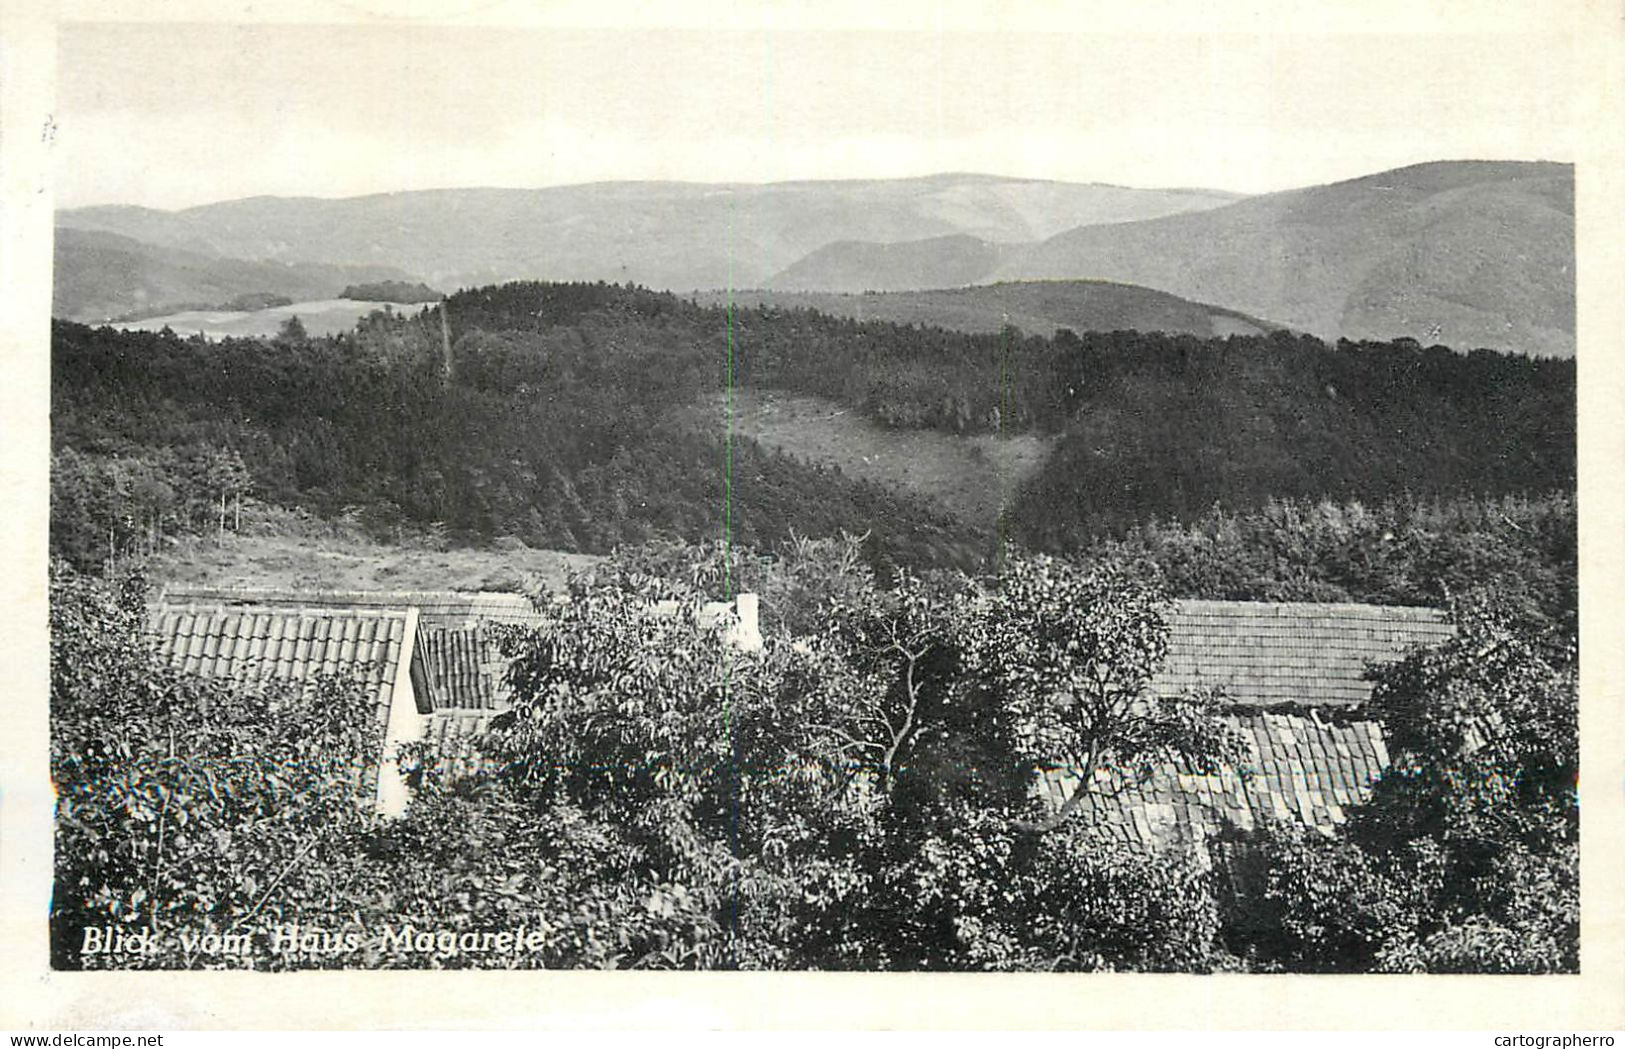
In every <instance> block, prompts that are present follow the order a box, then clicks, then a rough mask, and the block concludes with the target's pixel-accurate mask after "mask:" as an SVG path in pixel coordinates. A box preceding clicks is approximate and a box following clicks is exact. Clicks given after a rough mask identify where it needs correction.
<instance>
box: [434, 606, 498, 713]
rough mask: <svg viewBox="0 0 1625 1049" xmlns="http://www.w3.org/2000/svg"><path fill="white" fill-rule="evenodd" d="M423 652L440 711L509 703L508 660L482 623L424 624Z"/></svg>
mask: <svg viewBox="0 0 1625 1049" xmlns="http://www.w3.org/2000/svg"><path fill="white" fill-rule="evenodd" d="M418 645H419V651H420V652H421V653H422V656H423V669H424V672H425V673H426V674H427V675H428V678H429V681H430V685H431V689H432V691H433V692H434V703H435V709H436V710H446V709H456V710H499V709H502V708H505V707H506V706H507V705H508V690H507V688H506V686H505V684H504V682H503V677H504V675H505V674H506V672H507V667H508V661H507V659H505V658H503V656H502V653H501V652H499V651H498V650H497V645H496V641H495V640H494V639H493V638H492V636H491V632H490V631H488V630H486V629H484V628H483V627H479V626H471V627H436V626H431V627H420V628H419V631H418Z"/></svg>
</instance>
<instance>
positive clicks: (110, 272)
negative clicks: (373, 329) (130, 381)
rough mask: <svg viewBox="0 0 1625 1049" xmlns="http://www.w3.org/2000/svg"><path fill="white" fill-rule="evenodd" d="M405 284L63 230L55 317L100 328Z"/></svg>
mask: <svg viewBox="0 0 1625 1049" xmlns="http://www.w3.org/2000/svg"><path fill="white" fill-rule="evenodd" d="M405 277H406V274H404V273H402V272H401V271H400V270H397V269H393V268H391V267H387V266H337V265H322V264H311V263H299V264H290V263H284V262H249V261H246V260H244V259H240V258H221V257H218V256H214V255H208V254H204V253H201V252H195V251H188V250H184V249H180V248H175V247H162V246H158V245H154V244H149V243H143V242H141V241H139V240H134V239H131V238H130V237H125V236H119V235H117V234H114V233H106V232H97V231H93V230H81V229H71V228H62V227H58V228H57V231H56V258H55V269H54V301H53V303H52V307H51V312H52V314H53V315H55V316H57V317H62V318H65V319H68V320H78V321H90V322H96V321H104V320H108V319H110V318H112V317H119V316H124V315H126V314H130V313H134V312H137V311H151V310H160V309H164V308H169V309H174V310H179V309H182V308H197V307H207V306H213V305H217V304H220V303H225V302H229V301H230V300H232V299H234V298H236V297H238V296H239V295H244V294H248V293H254V292H268V293H271V294H275V295H284V296H287V297H288V298H291V299H327V298H332V297H334V296H336V295H338V293H339V291H340V289H342V288H343V287H344V286H345V285H346V284H352V283H356V282H359V281H378V280H393V279H399V278H405Z"/></svg>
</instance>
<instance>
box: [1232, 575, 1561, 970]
mask: <svg viewBox="0 0 1625 1049" xmlns="http://www.w3.org/2000/svg"><path fill="white" fill-rule="evenodd" d="M1514 622H1515V620H1514V619H1513V618H1511V617H1509V616H1507V615H1505V614H1503V613H1501V612H1499V611H1496V610H1494V609H1492V608H1490V607H1487V606H1462V607H1459V608H1458V610H1457V632H1456V635H1455V636H1454V637H1452V638H1451V639H1449V640H1447V641H1445V642H1443V643H1441V644H1439V645H1435V646H1433V647H1432V648H1428V649H1424V650H1421V651H1418V652H1415V653H1412V654H1411V655H1409V656H1407V657H1406V658H1404V659H1402V660H1400V661H1399V662H1397V663H1395V664H1393V665H1391V666H1389V667H1386V668H1384V669H1382V670H1380V671H1379V672H1377V674H1376V687H1375V689H1374V691H1373V695H1372V700H1371V711H1372V713H1373V714H1374V715H1375V716H1376V717H1377V718H1378V719H1379V720H1381V721H1382V724H1383V728H1384V732H1385V734H1386V736H1387V739H1388V747H1389V750H1390V752H1391V753H1392V755H1393V761H1392V764H1391V766H1390V767H1389V768H1388V770H1387V771H1386V772H1385V773H1384V774H1383V776H1382V777H1381V778H1380V779H1379V780H1378V781H1377V783H1376V784H1375V786H1374V787H1373V790H1372V794H1371V797H1370V799H1369V800H1368V801H1367V802H1366V803H1365V804H1364V805H1362V806H1361V807H1359V808H1358V809H1357V810H1355V811H1354V812H1353V813H1352V814H1351V818H1350V822H1349V824H1348V826H1347V828H1346V830H1345V832H1344V833H1343V834H1342V835H1340V836H1339V837H1338V838H1336V839H1333V840H1316V839H1315V838H1314V837H1312V836H1306V835H1296V836H1288V835H1284V834H1280V833H1277V834H1275V835H1273V836H1272V837H1271V838H1270V839H1268V840H1267V841H1266V856H1267V860H1266V862H1267V866H1268V867H1269V868H1270V874H1269V887H1268V890H1267V892H1266V905H1267V907H1268V908H1270V909H1271V910H1272V918H1271V920H1270V921H1268V922H1266V923H1265V926H1266V928H1265V931H1264V932H1263V933H1262V934H1261V935H1260V936H1258V937H1257V941H1256V945H1255V949H1256V950H1257V952H1258V953H1259V954H1260V955H1261V956H1262V957H1264V958H1265V959H1268V960H1270V961H1271V963H1273V964H1277V965H1279V966H1281V967H1283V968H1286V969H1289V970H1295V971H1302V970H1310V971H1347V972H1353V971H1369V970H1373V969H1376V970H1384V971H1429V972H1498V973H1542V972H1573V971H1576V970H1577V968H1578V965H1579V905H1580V897H1579V811H1578V803H1577V799H1578V792H1577V786H1578V770H1579V765H1578V755H1579V749H1578V732H1577V710H1578V705H1577V702H1576V698H1577V697H1576V684H1577V669H1578V668H1577V659H1576V653H1575V651H1574V649H1573V648H1572V645H1571V646H1570V647H1569V648H1567V649H1566V650H1565V649H1554V648H1553V646H1552V645H1551V643H1550V639H1549V637H1547V636H1545V635H1543V634H1541V633H1535V632H1532V631H1530V630H1529V629H1528V628H1520V627H1518V626H1515V625H1514Z"/></svg>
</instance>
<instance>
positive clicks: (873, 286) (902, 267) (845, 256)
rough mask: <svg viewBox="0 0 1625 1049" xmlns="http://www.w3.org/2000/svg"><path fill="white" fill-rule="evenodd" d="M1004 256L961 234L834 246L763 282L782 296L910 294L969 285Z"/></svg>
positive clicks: (992, 245)
mask: <svg viewBox="0 0 1625 1049" xmlns="http://www.w3.org/2000/svg"><path fill="white" fill-rule="evenodd" d="M1006 250H1007V246H1006V245H1002V244H995V243H993V242H992V241H986V240H982V239H980V238H978V237H972V236H969V235H967V234H963V233H956V234H953V235H951V236H947V237H930V238H927V239H925V240H907V241H902V242H900V243H896V244H883V243H878V242H876V241H872V240H838V241H835V242H833V243H831V244H825V245H824V246H823V247H821V248H816V249H814V250H813V251H811V252H809V253H808V254H806V255H803V256H802V257H801V258H799V259H797V260H796V261H795V262H793V263H791V264H790V265H789V266H787V267H786V268H785V269H783V270H780V271H779V272H778V273H775V274H774V275H773V276H772V278H770V279H769V280H768V282H767V286H768V287H769V288H781V289H784V290H787V291H814V292H817V291H833V292H860V291H914V290H916V289H918V288H955V287H959V286H961V285H965V284H974V283H976V282H977V281H979V280H981V279H982V278H983V277H985V276H987V274H989V273H991V272H992V271H993V270H994V268H995V267H997V266H998V264H999V261H1000V259H1001V258H1002V257H1003V256H1004V254H1005V251H1006Z"/></svg>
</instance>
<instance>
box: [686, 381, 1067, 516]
mask: <svg viewBox="0 0 1625 1049" xmlns="http://www.w3.org/2000/svg"><path fill="white" fill-rule="evenodd" d="M716 410H719V411H720V410H721V404H720V399H719V402H718V404H717V406H716ZM733 428H734V431H735V432H736V433H740V434H744V435H745V436H747V437H752V438H755V439H756V440H757V441H760V442H761V443H762V444H763V445H765V446H766V447H768V448H773V449H778V450H781V451H783V452H785V453H786V454H789V455H794V456H797V457H799V458H801V459H805V460H808V461H810V462H816V463H827V464H829V465H832V466H837V467H839V468H840V469H841V471H842V472H844V473H845V474H847V476H849V477H856V478H859V479H861V480H865V481H872V482H874V483H876V484H879V485H883V486H886V487H894V488H900V489H902V490H904V491H906V492H909V493H911V494H914V495H919V496H924V497H925V498H928V499H931V500H933V501H934V502H936V503H937V504H938V505H940V506H942V507H944V508H945V509H947V510H948V511H949V512H950V513H953V514H954V515H956V516H958V517H959V518H961V519H962V520H965V521H967V522H970V523H972V524H979V525H986V526H989V527H991V526H992V525H994V524H995V523H996V522H997V520H998V516H999V512H1000V510H1001V509H1002V508H1003V507H1004V506H1005V505H1006V504H1008V503H1009V502H1010V501H1011V500H1012V499H1013V498H1014V497H1015V493H1016V489H1017V488H1019V487H1020V485H1021V484H1022V482H1024V481H1025V480H1027V478H1029V477H1031V476H1033V475H1034V474H1035V473H1037V472H1038V468H1039V467H1040V466H1041V465H1042V464H1043V462H1044V459H1045V457H1046V456H1047V455H1048V454H1049V452H1050V442H1048V441H1046V440H1045V439H1043V438H1041V437H1036V436H1033V435H1030V434H1022V435H1019V436H1014V437H999V436H994V435H991V434H982V435H978V436H974V437H959V436H954V435H952V434H946V433H942V432H939V431H935V430H890V429H887V428H885V427H883V426H880V425H877V424H876V423H873V422H871V421H869V420H868V419H865V418H864V417H863V416H861V415H859V414H858V413H857V411H855V410H852V409H848V408H845V407H843V406H842V405H840V404H838V403H836V402H834V401H828V400H824V399H822V398H819V397H804V396H799V395H794V394H785V393H780V392H777V391H763V390H736V391H734V395H733Z"/></svg>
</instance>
